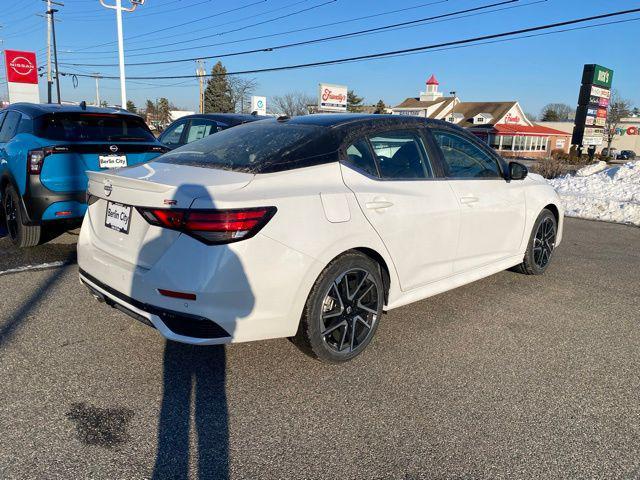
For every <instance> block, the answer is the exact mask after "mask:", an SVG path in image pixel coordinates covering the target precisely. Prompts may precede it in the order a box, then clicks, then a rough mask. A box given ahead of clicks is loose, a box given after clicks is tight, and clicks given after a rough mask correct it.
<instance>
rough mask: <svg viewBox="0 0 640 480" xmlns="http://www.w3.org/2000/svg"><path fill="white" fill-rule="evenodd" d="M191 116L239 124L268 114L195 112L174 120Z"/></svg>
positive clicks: (264, 117) (253, 120) (263, 117)
mask: <svg viewBox="0 0 640 480" xmlns="http://www.w3.org/2000/svg"><path fill="white" fill-rule="evenodd" d="M190 118H207V119H209V120H216V121H220V122H226V123H232V124H234V125H237V124H239V123H246V122H255V121H258V120H265V119H267V118H271V117H267V116H263V115H251V114H249V113H194V114H192V115H185V116H184V117H180V118H178V119H176V120H174V121H176V122H177V121H178V120H184V119H190Z"/></svg>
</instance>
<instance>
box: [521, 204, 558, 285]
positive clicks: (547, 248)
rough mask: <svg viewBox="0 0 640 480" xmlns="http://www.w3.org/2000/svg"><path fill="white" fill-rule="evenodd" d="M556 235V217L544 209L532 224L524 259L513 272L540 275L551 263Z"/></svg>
mask: <svg viewBox="0 0 640 480" xmlns="http://www.w3.org/2000/svg"><path fill="white" fill-rule="evenodd" d="M557 234H558V222H557V221H556V217H555V215H554V214H553V213H552V212H551V211H550V210H547V209H546V208H545V209H544V210H542V212H540V215H538V218H537V219H536V222H535V223H534V224H533V229H532V230H531V235H530V237H529V243H528V245H527V250H526V252H525V254H524V259H523V261H522V263H521V264H520V265H517V266H516V267H515V268H514V270H515V271H516V272H519V273H523V274H525V275H542V274H543V273H544V272H545V271H546V270H547V268H548V267H549V264H550V263H551V259H552V257H553V251H554V249H555V246H556V245H555V242H556V236H557Z"/></svg>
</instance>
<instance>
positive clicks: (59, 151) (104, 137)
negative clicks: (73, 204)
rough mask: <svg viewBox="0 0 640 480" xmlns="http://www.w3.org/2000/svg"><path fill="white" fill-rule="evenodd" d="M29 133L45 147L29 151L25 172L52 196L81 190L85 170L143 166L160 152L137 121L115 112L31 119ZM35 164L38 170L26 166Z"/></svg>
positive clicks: (161, 150)
mask: <svg viewBox="0 0 640 480" xmlns="http://www.w3.org/2000/svg"><path fill="white" fill-rule="evenodd" d="M34 123H35V125H34V127H35V129H34V134H35V135H36V136H38V137H39V138H40V139H42V140H43V141H44V142H47V141H50V146H47V147H44V148H42V149H39V150H33V151H32V152H31V154H30V156H29V160H30V168H31V169H32V171H33V172H34V173H35V172H37V171H39V173H40V181H41V183H42V184H43V185H44V186H45V187H46V188H48V189H49V190H52V191H54V192H77V191H82V190H84V189H85V188H86V185H87V176H86V173H85V172H86V171H87V170H91V171H99V170H107V169H110V168H116V167H123V166H128V165H135V164H138V163H142V162H147V161H149V160H152V159H153V158H155V157H157V156H158V155H160V154H162V153H163V152H164V151H166V149H165V148H164V147H162V146H161V145H160V144H159V143H158V142H157V141H156V139H155V137H154V136H153V134H152V133H151V131H150V130H149V128H148V127H147V126H146V125H145V124H144V122H143V121H142V119H141V118H139V117H136V116H133V115H128V114H118V113H89V112H87V113H76V112H72V113H69V112H60V113H52V114H47V115H43V116H41V117H38V118H36V120H35V122H34ZM38 159H40V165H39V166H38V165H35V168H34V166H33V165H32V164H33V162H34V161H36V162H37V161H38Z"/></svg>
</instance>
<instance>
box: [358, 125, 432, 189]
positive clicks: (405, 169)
mask: <svg viewBox="0 0 640 480" xmlns="http://www.w3.org/2000/svg"><path fill="white" fill-rule="evenodd" d="M369 141H370V142H371V146H372V147H373V151H374V153H375V155H376V158H377V160H378V168H379V170H380V176H381V177H382V178H385V179H396V180H408V179H420V178H433V171H432V169H431V165H430V164H429V158H428V156H427V152H426V150H425V148H424V145H423V143H422V139H421V138H420V136H419V135H418V134H417V133H416V132H411V131H392V132H385V133H380V134H378V135H376V136H373V137H370V138H369Z"/></svg>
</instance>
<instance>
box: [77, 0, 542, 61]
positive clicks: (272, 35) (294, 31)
mask: <svg viewBox="0 0 640 480" xmlns="http://www.w3.org/2000/svg"><path fill="white" fill-rule="evenodd" d="M544 1H547V0H544ZM447 2H449V0H437V1H430V2H426V3H421V4H418V5H414V6H412V7H405V8H399V9H396V10H388V11H384V12H380V13H375V14H372V15H365V16H362V17H355V18H349V19H346V20H340V21H337V22H331V23H323V24H321V25H313V26H310V27H304V28H297V29H294V30H287V31H284V32H277V33H270V34H267V35H258V36H255V37H246V38H240V39H237V40H231V41H228V42H219V43H214V44H210V45H204V46H196V47H190V48H204V47H216V46H220V45H229V44H234V43H242V42H248V41H251V40H262V39H264V38H272V37H279V36H282V35H289V34H291V33H300V32H306V31H309V30H317V29H319V28H326V27H332V28H334V27H335V26H337V25H342V24H345V23H352V22H357V21H360V20H368V19H370V18H375V17H382V16H386V15H392V14H394V13H400V12H406V11H409V10H415V9H417V8H422V7H427V6H432V5H437V4H439V3H447ZM217 26H220V25H213V26H209V27H206V28H203V29H198V30H193V31H192V32H191V33H195V32H199V31H203V30H211V28H214V27H217ZM182 36H183V34H174V35H167V36H165V37H163V38H164V39H169V38H176V37H182ZM218 36H220V33H214V34H212V35H204V36H200V37H194V38H190V39H188V40H182V41H179V42H171V43H162V44H159V45H151V46H148V47H141V48H130V49H128V50H127V51H128V52H137V51H148V50H150V49H154V48H160V47H166V46H174V45H180V44H183V43H191V42H195V41H198V40H204V39H206V38H213V37H218ZM182 50H183V49H176V50H165V51H162V52H159V53H172V52H174V51H182ZM69 53H72V54H83V55H95V54H109V53H112V52H110V51H109V52H105V51H101V52H100V51H98V52H95V51H94V52H80V51H74V52H69ZM156 53H158V52H156ZM141 55H147V54H137V55H136V54H134V55H131V54H128V55H127V56H128V57H133V56H141Z"/></svg>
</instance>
